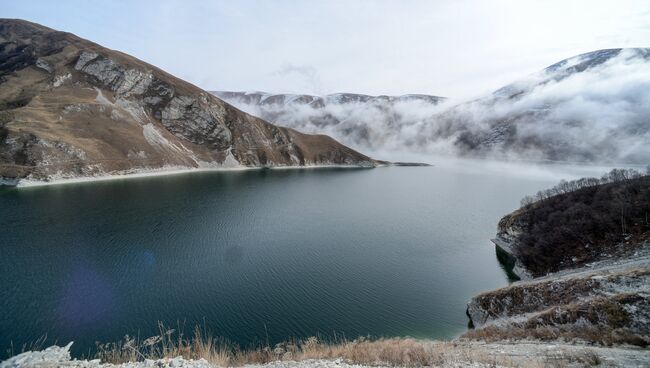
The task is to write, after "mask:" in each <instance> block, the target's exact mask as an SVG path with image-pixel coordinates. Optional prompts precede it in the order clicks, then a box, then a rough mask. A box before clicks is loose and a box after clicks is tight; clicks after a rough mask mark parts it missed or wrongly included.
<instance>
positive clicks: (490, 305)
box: [464, 170, 650, 347]
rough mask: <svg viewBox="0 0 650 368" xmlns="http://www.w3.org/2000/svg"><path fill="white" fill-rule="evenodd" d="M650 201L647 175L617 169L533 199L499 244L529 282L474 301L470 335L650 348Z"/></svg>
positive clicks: (502, 228)
mask: <svg viewBox="0 0 650 368" xmlns="http://www.w3.org/2000/svg"><path fill="white" fill-rule="evenodd" d="M567 188H569V189H567ZM648 193H650V177H649V176H640V174H639V173H636V172H634V171H631V170H628V171H625V170H613V171H612V172H610V174H608V175H606V176H605V177H603V178H602V179H593V180H592V179H580V180H579V181H575V182H569V183H566V182H563V183H561V184H560V185H558V186H556V187H555V188H552V189H551V190H548V191H544V192H540V193H538V194H537V196H536V200H531V199H530V198H529V199H525V200H524V201H523V207H522V208H520V209H519V210H517V211H515V212H513V213H511V214H509V215H507V216H505V217H504V218H503V219H502V220H501V221H500V222H499V232H498V236H497V238H496V239H495V240H494V243H495V245H496V246H497V252H498V254H499V255H500V258H501V259H503V261H504V263H505V264H506V265H507V266H508V267H510V269H511V271H512V272H514V273H516V274H517V276H519V277H521V278H523V279H524V281H519V282H515V283H513V284H512V285H510V286H508V287H505V288H502V289H498V290H494V291H488V292H485V293H482V294H480V295H478V296H476V297H474V298H472V300H471V301H470V302H469V304H468V307H467V314H468V316H469V317H470V319H471V322H472V324H473V325H474V327H475V329H474V330H471V331H469V332H467V333H466V334H465V335H464V337H466V338H470V339H477V340H483V341H502V340H513V339H514V340H522V339H533V340H542V341H574V342H576V341H580V342H587V343H592V344H600V345H622V344H625V345H636V346H641V347H647V346H648V345H650V241H649V240H648V238H649V237H650V224H649V223H648V222H647V216H648V213H649V212H650V196H649V195H648Z"/></svg>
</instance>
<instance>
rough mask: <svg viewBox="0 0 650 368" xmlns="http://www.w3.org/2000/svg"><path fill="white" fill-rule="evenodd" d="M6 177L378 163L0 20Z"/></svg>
mask: <svg viewBox="0 0 650 368" xmlns="http://www.w3.org/2000/svg"><path fill="white" fill-rule="evenodd" d="M0 60H2V62H0V86H1V87H2V88H0V177H1V178H2V181H3V182H5V183H18V182H20V181H51V180H58V179H67V178H77V177H96V176H106V175H122V174H128V173H133V172H139V171H160V170H169V169H178V168H185V169H192V168H214V169H219V168H229V167H278V166H321V165H337V166H338V165H343V166H362V167H374V166H376V165H377V164H379V163H382V162H379V161H375V160H373V159H371V158H369V157H368V156H365V155H363V154H361V153H359V152H357V151H355V150H353V149H350V148H348V147H346V146H343V145H341V144H340V143H338V142H336V141H335V140H334V139H332V138H331V137H328V136H325V135H308V134H303V133H300V132H298V131H296V130H294V129H290V128H284V127H277V126H275V125H273V124H270V123H268V122H266V121H264V120H262V119H259V118H257V117H254V116H251V115H249V114H246V113H244V112H242V111H240V110H239V109H237V108H235V107H233V106H231V105H230V104H228V103H226V102H224V101H222V100H220V99H219V98H217V97H215V96H212V95H211V94H209V93H208V92H205V91H203V90H201V89H200V88H198V87H196V86H194V85H192V84H190V83H188V82H186V81H183V80H181V79H179V78H176V77H174V76H172V75H171V74H169V73H167V72H165V71H163V70H161V69H159V68H157V67H155V66H153V65H151V64H148V63H146V62H143V61H141V60H139V59H137V58H134V57H132V56H130V55H127V54H125V53H122V52H119V51H114V50H109V49H107V48H104V47H102V46H100V45H98V44H96V43H93V42H91V41H87V40H84V39H82V38H80V37H77V36H75V35H73V34H71V33H67V32H59V31H56V30H53V29H50V28H48V27H45V26H41V25H38V24H35V23H31V22H28V21H23V20H12V19H0Z"/></svg>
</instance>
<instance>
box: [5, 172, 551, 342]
mask: <svg viewBox="0 0 650 368" xmlns="http://www.w3.org/2000/svg"><path fill="white" fill-rule="evenodd" d="M555 181H556V179H555V178H550V177H544V176H539V175H537V176H533V177H529V176H525V175H519V176H517V175H515V176H512V175H504V174H503V173H502V172H499V171H494V170H485V171H481V170H462V169H459V167H454V166H447V167H395V168H378V169H318V170H314V169H312V170H260V171H243V172H209V173H196V174H187V175H174V176H167V177H152V178H138V179H130V180H117V181H107V182H96V183H83V184H69V185H56V186H48V187H38V188H25V189H2V190H0V228H1V229H2V230H1V231H0V252H1V256H0V282H1V284H0V285H1V289H0V311H1V314H0V349H2V350H1V351H2V352H4V351H6V349H8V348H9V347H10V346H11V344H12V342H13V345H14V347H15V348H14V349H15V350H20V348H19V347H20V346H21V345H22V344H24V343H27V342H30V341H33V340H35V339H37V338H38V337H40V336H42V335H44V334H47V336H48V339H49V341H52V342H53V341H58V342H59V343H66V342H67V341H70V340H74V341H75V345H74V347H75V349H76V352H83V351H87V350H88V349H89V348H91V347H93V346H94V345H95V341H103V342H106V341H115V340H117V339H120V338H121V337H123V336H124V335H125V334H129V335H132V336H133V335H135V336H140V337H141V338H146V337H149V336H151V335H154V334H155V332H157V330H158V328H157V323H158V321H162V322H164V323H165V324H167V325H171V326H173V327H175V328H178V325H181V326H185V331H186V333H189V332H191V330H192V328H193V326H194V325H196V324H200V325H201V326H204V327H206V328H207V329H209V330H210V331H211V332H212V333H214V334H216V335H220V336H223V337H225V338H227V339H230V340H232V341H234V342H236V343H239V344H241V345H249V344H252V343H255V342H266V341H269V342H270V343H274V342H278V341H282V340H286V339H287V338H290V337H306V336H312V335H321V336H323V337H327V336H329V337H332V336H334V334H336V335H337V336H346V337H356V336H359V335H372V336H406V335H408V336H414V337H418V338H452V337H454V336H455V335H457V334H459V333H462V332H463V331H464V330H465V329H466V327H467V318H466V316H465V304H466V303H467V301H468V300H469V298H470V297H472V296H473V295H475V294H476V293H478V292H481V291H484V290H487V289H492V288H496V287H500V286H504V285H506V284H507V282H508V281H507V277H506V274H505V272H504V271H503V270H502V269H501V267H500V265H499V264H498V262H497V260H496V257H495V251H494V248H493V247H492V246H491V244H490V242H489V239H490V238H491V237H492V236H493V235H494V233H495V230H496V224H497V222H498V220H499V218H500V217H501V216H502V215H504V214H505V213H507V212H510V211H511V210H513V209H514V208H516V207H517V205H518V203H519V199H520V198H521V197H523V196H524V195H526V194H530V193H534V192H535V191H537V190H539V189H541V188H544V187H547V186H549V185H552V184H554V183H555ZM16 347H18V348H16Z"/></svg>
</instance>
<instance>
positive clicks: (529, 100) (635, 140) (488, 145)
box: [229, 49, 650, 164]
mask: <svg viewBox="0 0 650 368" xmlns="http://www.w3.org/2000/svg"><path fill="white" fill-rule="evenodd" d="M613 54H614V55H616V56H613V57H612V52H611V51H610V53H609V54H607V53H603V54H599V53H591V54H587V55H585V56H581V57H575V58H571V59H569V60H567V61H566V62H565V63H563V64H562V65H559V66H557V67H554V68H549V69H547V70H544V71H541V72H539V73H536V74H534V75H531V76H529V77H528V78H525V79H522V80H520V81H518V82H516V83H513V84H511V85H508V86H506V87H504V88H502V89H500V90H499V91H497V92H495V93H493V94H490V95H487V96H484V97H482V98H479V99H476V100H472V101H465V102H460V101H454V100H453V99H450V100H448V101H446V102H444V103H440V104H435V103H432V102H431V100H427V99H423V98H395V99H388V98H381V97H379V98H372V99H367V100H364V101H354V99H352V100H353V101H349V100H348V101H342V100H341V95H330V96H327V97H325V98H322V99H314V100H313V101H312V100H311V99H310V98H305V97H303V98H300V97H301V96H293V95H287V96H284V98H283V99H281V100H277V101H276V102H274V103H262V104H260V103H250V102H244V101H243V100H238V99H230V100H229V102H231V103H234V104H235V105H237V106H238V107H240V108H242V109H243V110H245V111H247V112H249V113H251V114H254V115H258V116H261V117H262V118H265V119H267V120H270V121H272V122H274V123H276V124H279V125H283V126H288V127H292V128H296V129H298V130H301V131H304V132H308V133H324V134H328V135H331V136H333V137H334V138H336V139H338V140H340V141H341V142H343V143H344V144H347V145H349V146H351V147H353V148H356V149H359V150H362V151H375V152H377V151H381V152H391V151H393V152H404V151H407V152H413V153H418V154H436V155H450V156H472V157H490V158H501V159H504V158H505V159H517V160H522V159H523V160H554V161H589V162H609V163H617V162H621V163H623V162H625V163H640V164H645V163H648V162H650V60H649V58H650V51H648V50H647V49H640V50H623V51H622V52H620V53H618V54H617V53H616V52H613ZM583 68H586V70H582V69H583ZM282 73H300V74H301V75H304V76H305V78H311V79H314V80H316V79H315V78H316V76H317V73H316V71H315V70H312V69H310V68H303V67H296V66H290V65H288V66H286V68H284V69H282ZM274 101H275V100H274Z"/></svg>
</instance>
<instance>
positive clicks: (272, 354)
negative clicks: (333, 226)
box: [93, 326, 601, 367]
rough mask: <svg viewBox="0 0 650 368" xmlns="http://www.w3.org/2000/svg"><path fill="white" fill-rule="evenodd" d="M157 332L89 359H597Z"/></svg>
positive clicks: (543, 363) (443, 344)
mask: <svg viewBox="0 0 650 368" xmlns="http://www.w3.org/2000/svg"><path fill="white" fill-rule="evenodd" d="M160 331H161V333H160V334H159V335H157V336H152V337H150V338H148V339H145V340H143V341H136V340H135V339H133V338H131V337H129V336H126V337H125V338H124V339H123V340H121V341H119V342H117V343H108V344H98V345H97V348H98V351H97V353H96V355H95V356H94V357H93V358H95V359H101V361H102V362H105V363H113V364H119V363H126V362H133V361H142V360H144V359H154V360H155V359H161V358H172V357H177V356H182V357H183V358H185V359H205V360H207V361H208V362H209V363H211V364H214V365H218V366H223V367H226V366H242V365H246V364H264V363H269V362H273V361H304V360H309V359H326V360H331V359H343V360H344V361H346V362H349V363H355V364H364V365H389V366H403V367H422V366H436V367H438V366H459V365H463V366H464V365H467V364H473V363H476V364H480V365H485V366H491V367H496V366H499V367H522V366H525V367H557V366H563V365H565V364H576V363H577V364H579V365H583V366H591V365H598V364H600V362H601V359H600V358H599V356H598V355H597V354H595V353H594V352H592V351H591V350H584V351H581V352H579V353H576V352H568V351H562V350H555V351H553V352H552V353H550V352H549V353H547V354H544V355H541V356H540V355H537V356H530V357H527V356H526V354H524V355H521V354H517V355H519V356H515V357H511V356H508V355H507V354H496V353H495V352H494V350H490V349H489V348H486V347H481V345H480V344H473V345H472V344H469V343H466V342H453V341H432V340H417V339H413V338H390V339H384V338H381V339H367V338H358V339H355V340H351V341H350V340H339V341H336V342H332V343H328V342H323V341H320V340H319V339H318V338H316V337H310V338H307V339H304V340H293V341H289V342H286V343H280V344H276V345H275V346H273V347H271V346H260V347H257V348H249V349H241V348H240V347H238V346H237V345H233V344H228V343H225V342H223V340H219V339H217V338H214V337H210V336H209V335H208V334H206V333H204V332H203V331H202V330H201V329H200V328H198V327H197V328H196V329H195V330H194V333H193V334H192V335H191V336H190V337H184V336H183V334H179V333H176V332H175V331H174V330H166V329H164V328H162V326H161V329H160Z"/></svg>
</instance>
